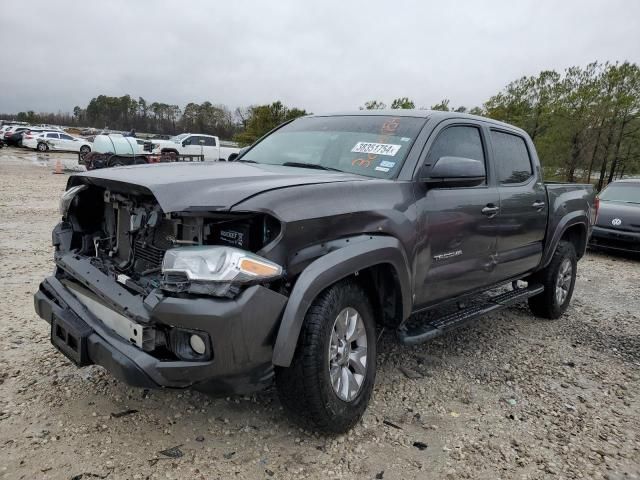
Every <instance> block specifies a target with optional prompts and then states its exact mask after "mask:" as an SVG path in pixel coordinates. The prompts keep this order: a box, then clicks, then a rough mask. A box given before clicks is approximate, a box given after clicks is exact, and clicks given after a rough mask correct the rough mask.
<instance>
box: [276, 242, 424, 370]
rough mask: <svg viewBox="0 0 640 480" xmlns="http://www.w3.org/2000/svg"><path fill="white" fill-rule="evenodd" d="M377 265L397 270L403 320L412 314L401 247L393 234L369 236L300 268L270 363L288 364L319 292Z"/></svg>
mask: <svg viewBox="0 0 640 480" xmlns="http://www.w3.org/2000/svg"><path fill="white" fill-rule="evenodd" d="M380 264H390V265H391V266H392V267H393V268H394V269H395V271H396V274H397V276H398V280H399V283H400V288H401V290H402V291H401V294H402V317H403V318H402V320H405V319H406V318H407V317H408V316H409V314H410V313H411V308H412V292H411V274H410V269H409V264H408V262H407V257H406V255H405V253H404V249H403V247H402V245H401V244H400V242H399V241H398V239H396V238H394V237H387V236H371V237H369V239H367V240H364V241H362V242H358V243H354V244H352V245H349V246H347V247H343V248H340V249H338V250H334V251H333V252H330V253H328V254H326V255H324V256H322V257H320V258H318V259H317V260H315V261H313V262H312V263H311V264H309V266H307V267H306V268H305V269H304V270H303V271H302V273H301V274H300V276H299V277H298V279H297V281H296V283H295V286H294V287H293V290H292V292H291V295H290V296H289V301H288V302H287V306H286V308H285V310H284V314H283V315H282V321H281V322H280V328H279V329H278V333H277V336H276V341H275V346H274V349H273V364H274V365H277V366H280V367H288V366H289V365H291V360H292V359H293V354H294V352H295V349H296V346H297V344H298V337H299V335H300V331H301V329H302V324H303V322H304V317H305V315H306V314H307V310H308V309H309V307H310V306H311V303H312V302H313V300H314V299H315V298H316V297H317V296H318V295H319V294H320V292H322V291H323V290H324V289H325V288H327V287H329V286H330V285H332V284H334V283H336V282H337V281H339V280H342V279H343V278H346V277H348V276H350V275H353V274H354V273H356V272H358V271H360V270H363V269H365V268H368V267H373V266H375V265H380Z"/></svg>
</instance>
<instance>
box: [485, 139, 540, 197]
mask: <svg viewBox="0 0 640 480" xmlns="http://www.w3.org/2000/svg"><path fill="white" fill-rule="evenodd" d="M491 143H492V145H493V155H494V157H495V163H496V170H497V175H498V180H499V181H500V183H501V184H507V185H508V184H510V183H522V182H526V181H527V180H528V179H529V178H531V176H532V175H533V168H531V158H530V157H529V150H528V149H527V144H526V143H525V141H524V138H522V137H520V136H518V135H512V134H510V133H504V132H496V131H493V130H492V131H491Z"/></svg>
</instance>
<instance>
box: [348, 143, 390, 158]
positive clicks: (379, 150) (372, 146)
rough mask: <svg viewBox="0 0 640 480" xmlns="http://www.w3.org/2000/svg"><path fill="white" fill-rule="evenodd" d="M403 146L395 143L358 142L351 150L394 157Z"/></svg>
mask: <svg viewBox="0 0 640 480" xmlns="http://www.w3.org/2000/svg"><path fill="white" fill-rule="evenodd" d="M401 147H402V145H393V144H391V143H371V142H358V143H356V145H355V146H354V147H353V148H352V149H351V151H352V152H353V153H372V154H374V155H387V156H389V157H394V156H395V155H396V153H398V150H400V148H401Z"/></svg>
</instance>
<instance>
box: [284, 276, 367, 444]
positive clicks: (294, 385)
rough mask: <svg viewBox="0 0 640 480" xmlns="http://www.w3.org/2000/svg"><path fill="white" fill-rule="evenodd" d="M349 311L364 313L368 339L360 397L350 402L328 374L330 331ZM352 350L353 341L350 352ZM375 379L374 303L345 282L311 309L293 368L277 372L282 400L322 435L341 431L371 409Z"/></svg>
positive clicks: (329, 289)
mask: <svg viewBox="0 0 640 480" xmlns="http://www.w3.org/2000/svg"><path fill="white" fill-rule="evenodd" d="M347 308H351V309H355V311H357V313H358V314H359V315H360V318H361V319H362V321H363V325H364V330H365V333H364V335H363V337H364V336H365V335H366V355H365V358H366V367H365V369H364V370H365V373H364V375H363V379H362V381H361V384H360V386H359V389H358V390H356V392H357V393H355V392H354V395H355V396H354V398H352V399H350V400H349V401H345V400H343V399H341V398H340V397H339V396H338V393H337V392H336V390H334V387H333V385H332V382H331V374H330V372H329V368H330V366H329V365H330V352H329V347H330V345H331V342H332V338H333V336H332V333H333V331H334V327H335V326H336V319H337V318H338V314H340V313H341V312H343V311H344V310H345V309H347ZM352 348H353V343H352V344H350V346H349V351H352V350H351V349H352ZM347 356H348V357H350V355H349V354H347ZM343 359H344V357H343ZM347 362H348V361H347ZM348 365H349V366H348V367H337V368H349V369H350V368H351V366H350V365H351V363H350V362H348ZM351 371H352V372H353V370H351ZM375 375H376V332H375V321H374V316H373V311H372V308H371V304H370V302H369V300H368V298H367V295H366V293H365V291H364V290H363V289H362V288H361V287H360V286H359V285H357V284H356V283H354V282H352V281H347V280H345V281H341V282H338V283H336V284H335V285H333V286H331V287H329V288H328V289H326V290H325V291H324V292H322V293H321V294H320V295H319V296H318V297H317V298H316V299H315V301H314V302H313V304H312V305H311V307H310V308H309V310H308V311H307V314H306V316H305V320H304V324H303V326H302V331H301V332H300V337H299V339H298V345H297V348H296V351H295V354H294V357H293V361H292V362H291V366H290V367H288V368H282V367H277V368H276V386H277V389H278V395H279V397H280V401H281V402H282V404H283V406H284V407H285V408H286V410H287V411H289V412H290V413H291V414H292V415H293V416H294V418H295V419H296V420H298V421H299V422H300V423H302V424H303V425H305V426H311V427H312V428H314V429H316V430H318V431H321V432H324V433H343V432H346V431H347V430H349V429H350V428H351V427H353V426H354V425H355V424H356V423H357V422H358V420H360V418H361V417H362V414H363V413H364V411H365V409H366V408H367V405H368V404H369V399H370V398H371V393H372V392H373V384H374V381H375ZM354 378H355V376H354ZM347 383H349V382H347ZM337 388H338V389H340V388H339V387H337Z"/></svg>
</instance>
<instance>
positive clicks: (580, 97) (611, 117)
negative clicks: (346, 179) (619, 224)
mask: <svg viewBox="0 0 640 480" xmlns="http://www.w3.org/2000/svg"><path fill="white" fill-rule="evenodd" d="M414 106H415V105H414V103H413V101H411V100H409V99H408V98H406V97H405V98H401V99H396V100H394V101H393V102H392V103H391V108H414ZM361 108H364V109H378V108H386V105H385V104H384V102H382V101H379V100H370V101H368V102H366V103H365V104H364V106H363V107H361ZM429 108H430V109H431V110H443V111H455V112H463V113H465V112H466V113H471V114H475V115H482V116H485V117H489V118H493V119H496V120H501V121H504V122H507V123H510V124H512V125H516V126H518V127H520V128H522V129H523V130H524V131H526V132H527V133H528V134H529V136H530V137H531V138H532V140H533V142H534V143H535V145H536V149H537V151H538V155H539V156H540V160H541V162H542V165H543V167H544V170H545V176H546V178H548V179H554V180H556V179H557V180H566V181H568V182H576V181H583V182H588V183H595V185H596V187H597V189H598V190H601V189H602V187H603V186H604V185H606V184H607V183H609V182H611V181H612V180H614V179H616V178H621V177H623V176H624V175H625V174H627V175H629V174H639V173H640V68H639V67H638V65H636V64H632V63H629V62H623V63H608V62H607V63H598V62H594V63H591V64H589V65H587V66H586V67H570V68H567V69H566V70H564V71H563V72H556V71H554V70H545V71H542V72H540V73H539V74H538V75H534V76H525V77H522V78H519V79H518V80H515V81H513V82H511V83H509V84H508V85H507V86H506V87H505V88H504V89H503V90H502V91H501V92H499V93H497V94H496V95H494V96H492V97H491V98H489V99H488V100H487V101H486V102H485V103H484V104H483V105H482V106H481V107H473V108H471V109H467V107H464V106H460V107H457V108H454V107H453V106H452V105H451V102H450V100H448V99H444V100H442V101H441V102H439V103H437V104H435V105H431V107H429Z"/></svg>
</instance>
